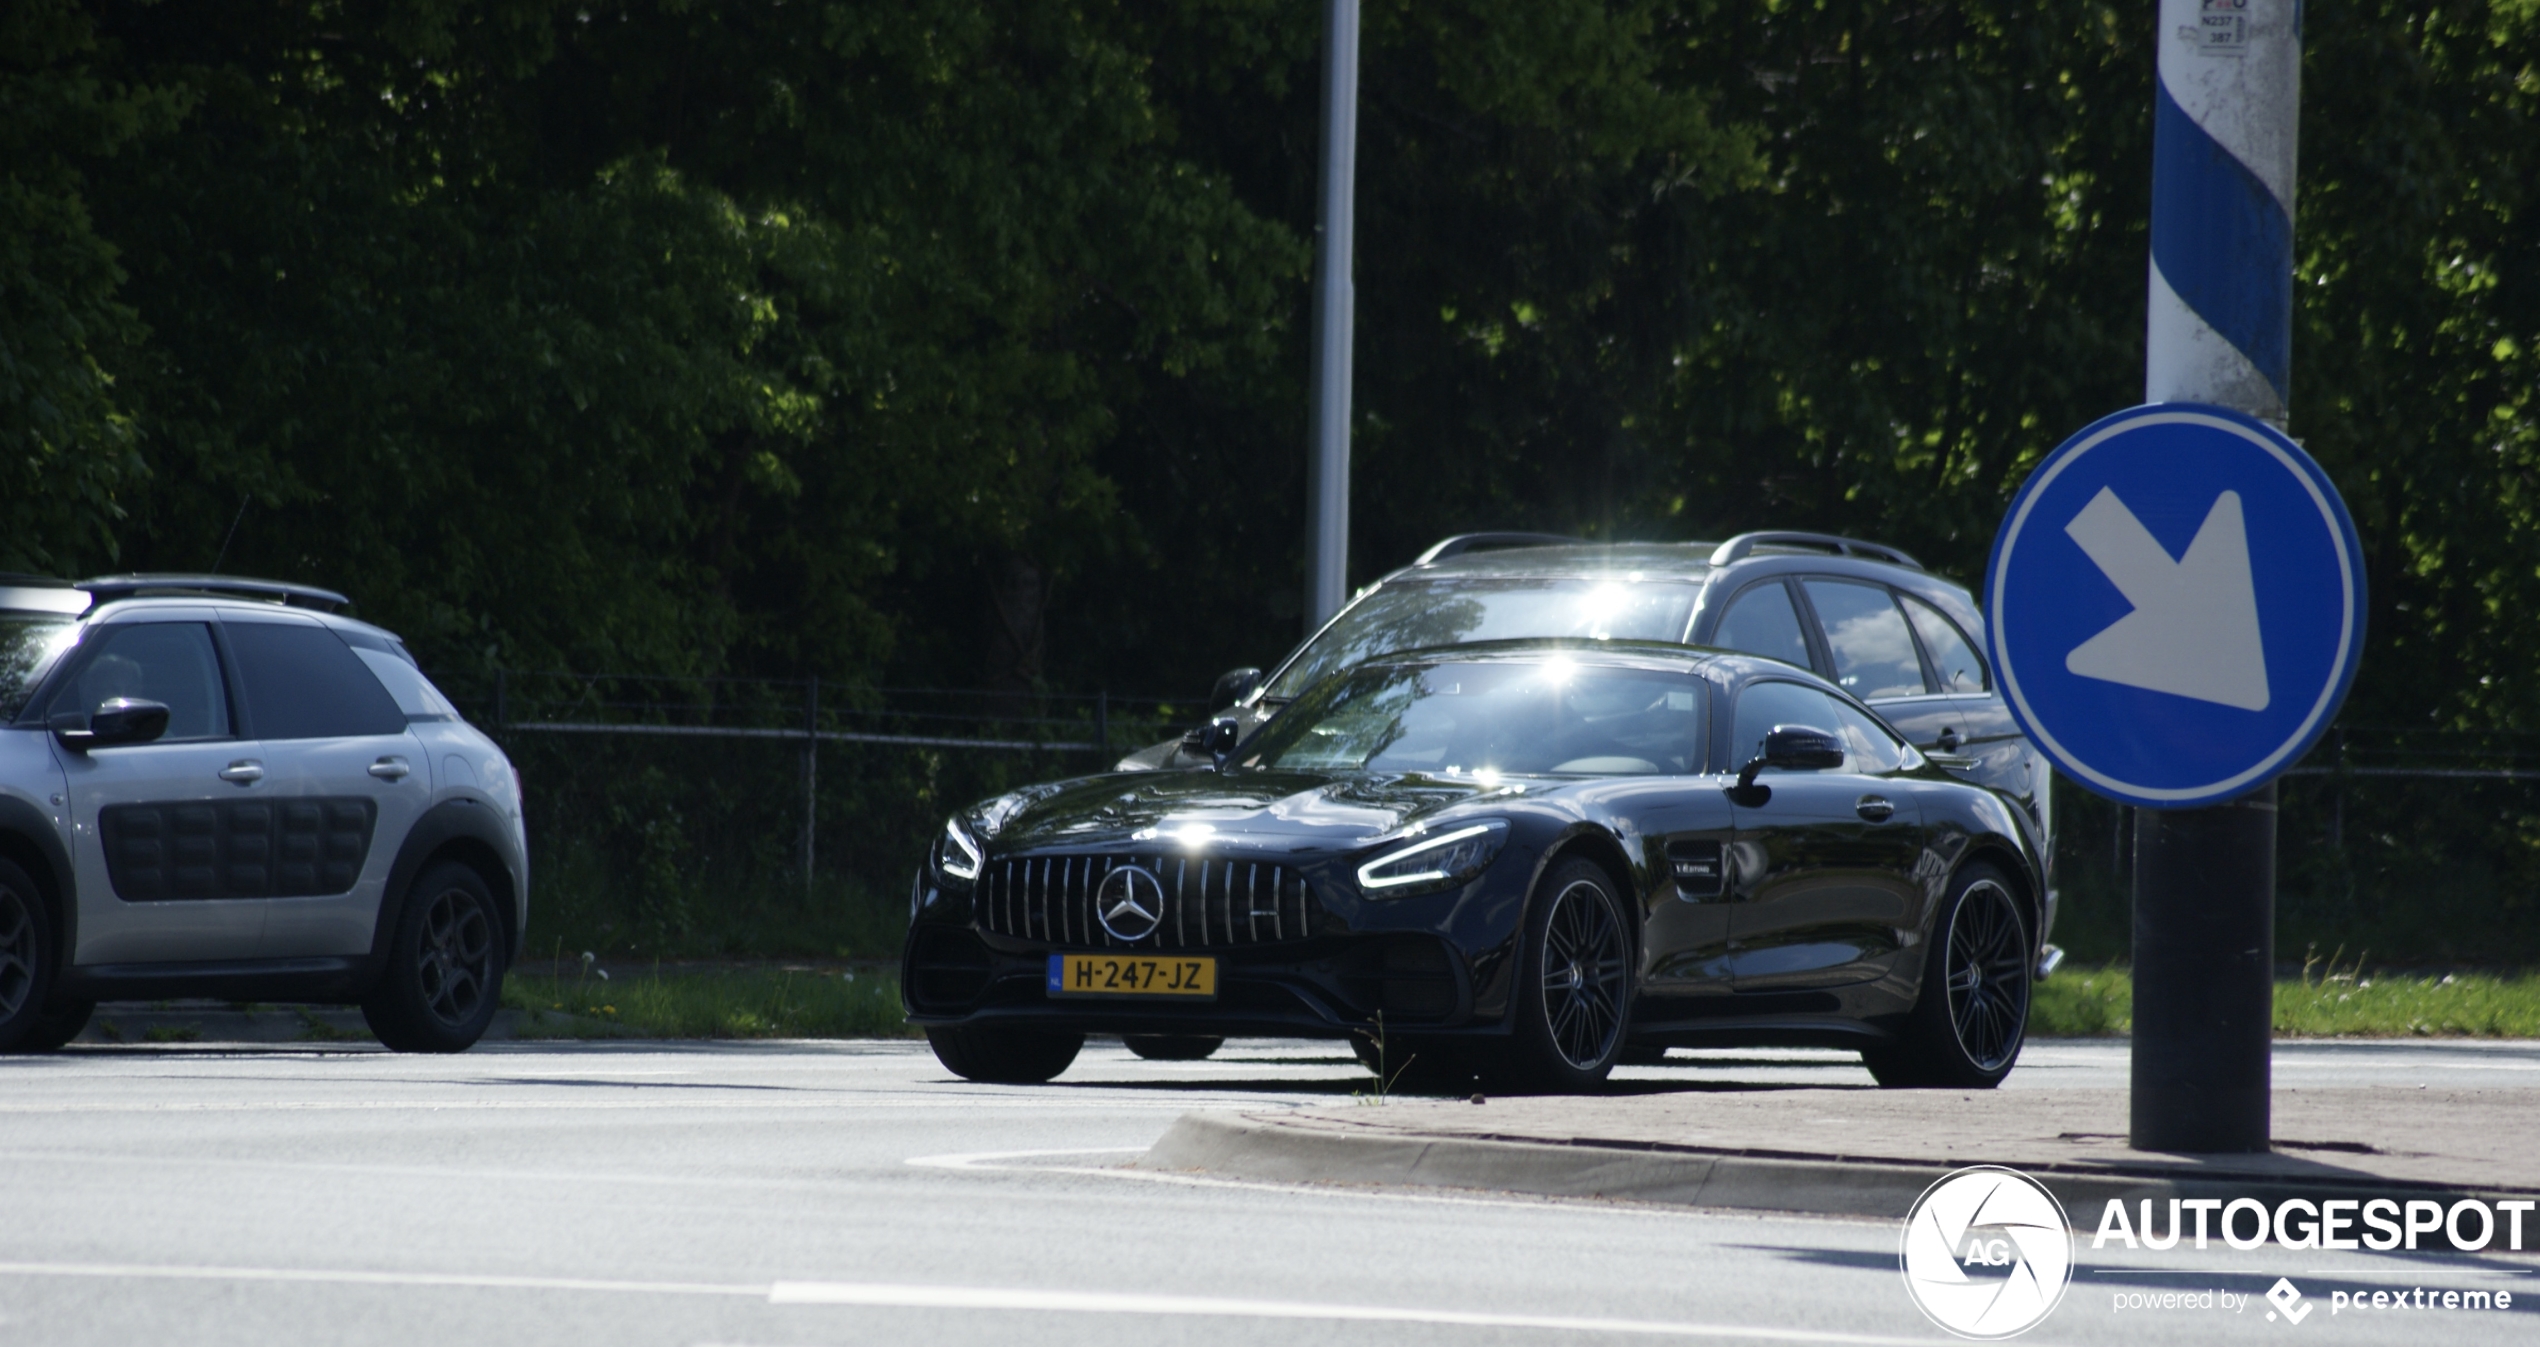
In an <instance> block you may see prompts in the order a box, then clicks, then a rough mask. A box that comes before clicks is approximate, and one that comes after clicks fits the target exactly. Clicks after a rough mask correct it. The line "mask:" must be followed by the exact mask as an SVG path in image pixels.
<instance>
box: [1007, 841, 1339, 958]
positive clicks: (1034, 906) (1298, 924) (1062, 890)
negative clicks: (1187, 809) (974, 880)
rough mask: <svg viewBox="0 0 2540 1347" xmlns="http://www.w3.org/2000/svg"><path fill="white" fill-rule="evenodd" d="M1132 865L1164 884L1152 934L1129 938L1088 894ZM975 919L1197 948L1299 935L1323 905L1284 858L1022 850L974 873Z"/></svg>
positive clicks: (1017, 932)
mask: <svg viewBox="0 0 2540 1347" xmlns="http://www.w3.org/2000/svg"><path fill="white" fill-rule="evenodd" d="M1128 865H1135V866H1139V867H1141V868H1143V869H1144V870H1146V872H1147V873H1149V874H1151V875H1154V876H1155V877H1156V880H1157V882H1158V883H1159V884H1160V885H1161V886H1162V888H1163V890H1164V911H1163V913H1162V918H1163V920H1161V921H1160V922H1158V923H1157V925H1156V928H1155V934H1153V935H1151V936H1149V937H1147V938H1146V939H1144V940H1139V941H1135V942H1130V941H1124V940H1121V939H1119V938H1117V937H1115V936H1113V935H1112V934H1111V932H1109V931H1107V930H1104V929H1103V925H1102V923H1101V922H1100V921H1098V920H1096V919H1095V917H1094V895H1095V893H1096V891H1097V890H1099V889H1100V888H1101V887H1102V882H1103V880H1104V879H1105V878H1107V877H1108V876H1109V875H1110V874H1111V872H1112V871H1114V870H1117V869H1119V868H1121V867H1122V866H1128ZM976 901H977V904H978V906H977V911H978V916H979V925H980V927H981V929H983V930H988V931H993V932H995V933H997V934H999V935H1012V936H1021V937H1023V938H1024V939H1026V940H1046V941H1049V942H1050V943H1052V944H1073V945H1110V946H1122V947H1137V948H1151V949H1201V948H1207V947H1211V946H1222V945H1264V944H1270V943H1273V942H1276V941H1283V940H1303V939H1305V938H1307V937H1309V936H1311V935H1313V934H1314V933H1315V928H1316V926H1317V925H1318V924H1319V923H1318V921H1317V918H1319V917H1320V915H1321V912H1320V910H1319V909H1318V908H1317V907H1316V905H1315V902H1314V890H1313V886H1312V885H1309V884H1308V883H1306V881H1305V877H1304V876H1303V875H1301V874H1298V873H1297V872H1296V871H1294V870H1292V869H1289V868H1288V867H1286V866H1284V865H1275V864H1271V863H1268V862H1263V861H1230V860H1222V859H1210V858H1206V857H1200V856H1171V855H1162V856H1139V855H1124V856H1024V857H1017V858H1015V859H1012V860H1006V861H998V862H993V863H991V864H990V865H989V866H988V868H987V869H986V871H985V872H984V873H982V874H981V875H980V876H979V888H978V896H977V900H976Z"/></svg>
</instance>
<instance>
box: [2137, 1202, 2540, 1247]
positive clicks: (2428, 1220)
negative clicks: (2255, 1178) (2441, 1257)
mask: <svg viewBox="0 0 2540 1347" xmlns="http://www.w3.org/2000/svg"><path fill="white" fill-rule="evenodd" d="M2535 1206H2540V1202H2535V1201H2533V1200H2531V1199H2519V1200H2507V1201H2498V1202H2493V1203H2490V1202H2483V1201H2480V1200H2479V1199H2477V1198H2463V1199H2461V1200H2460V1201H2457V1202H2454V1203H2451V1204H2450V1205H2449V1206H2446V1205H2445V1204H2443V1203H2441V1202H2434V1201H2426V1200H2422V1199H2411V1200H2407V1201H2401V1200H2398V1199H2395V1198H2386V1197H2376V1198H2348V1197H2332V1198H2325V1199H2323V1200H2321V1201H2318V1202H2313V1201H2310V1200H2308V1199H2306V1198H2299V1197H2290V1198H2286V1199H2285V1200H2283V1201H2281V1202H2278V1203H2276V1204H2275V1207H2274V1208H2273V1209H2272V1210H2270V1209H2269V1208H2268V1207H2267V1204H2266V1203H2264V1202H2261V1201H2259V1200H2258V1199H2256V1198H2254V1197H2243V1198H2238V1199H2236V1200H2233V1201H2229V1202H2226V1201H2224V1200H2223V1199H2221V1198H2218V1197H2191V1198H2177V1197H2173V1198H2171V1199H2169V1211H2168V1213H2167V1219H2166V1220H2165V1221H2164V1220H2156V1217H2157V1216H2159V1215H2160V1213H2159V1212H2158V1211H2157V1210H2156V1209H2155V1208H2154V1206H2153V1203H2152V1199H2150V1198H2145V1199H2143V1201H2142V1204H2141V1208H2140V1215H2139V1216H2137V1215H2136V1214H2133V1213H2129V1212H2128V1211H2127V1210H2126V1204H2125V1203H2124V1202H2122V1201H2120V1200H2118V1199H2115V1198H2111V1199H2109V1201H2108V1205H2107V1207H2106V1208H2105V1209H2104V1210H2102V1211H2101V1212H2100V1214H2099V1232H2098V1234H2096V1235H2094V1236H2093V1237H2092V1238H2091V1241H2090V1247H2091V1248H2093V1249H2104V1248H2106V1247H2108V1245H2109V1244H2111V1243H2118V1244H2122V1245H2123V1246H2124V1247H2126V1248H2129V1249H2134V1248H2145V1249H2171V1248H2176V1247H2178V1243H2179V1240H2180V1239H2181V1238H2182V1237H2185V1238H2188V1239H2190V1240H2192V1241H2193V1247H2195V1248H2199V1249H2203V1248H2207V1247H2210V1241H2212V1240H2213V1239H2216V1238H2219V1239H2221V1240H2222V1242H2224V1243H2225V1244H2228V1245H2230V1246H2231V1247H2232V1248H2235V1249H2255V1248H2259V1247H2261V1246H2264V1245H2267V1244H2274V1245H2276V1246H2278V1247H2280V1248H2285V1249H2372V1250H2376V1251H2384V1250H2390V1249H2399V1248H2405V1249H2409V1250H2414V1249H2416V1248H2417V1247H2418V1241H2419V1239H2421V1238H2425V1237H2427V1236H2436V1237H2439V1238H2432V1239H2426V1243H2427V1244H2428V1245H2429V1246H2431V1247H2434V1248H2448V1249H2453V1250H2457V1251H2460V1252H2464V1253H2474V1252H2476V1251H2478V1250H2481V1249H2484V1248H2486V1247H2487V1246H2489V1245H2490V1244H2494V1243H2497V1242H2498V1236H2499V1235H2500V1234H2501V1235H2502V1236H2503V1247H2504V1248H2506V1249H2508V1250H2511V1251H2513V1252H2517V1253H2518V1252H2521V1250H2522V1248H2523V1220H2522V1218H2523V1214H2524V1213H2525V1212H2528V1211H2530V1210H2532V1209H2533V1207H2535Z"/></svg>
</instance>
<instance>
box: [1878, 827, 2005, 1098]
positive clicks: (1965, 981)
mask: <svg viewBox="0 0 2540 1347" xmlns="http://www.w3.org/2000/svg"><path fill="white" fill-rule="evenodd" d="M1924 943H1925V945H1926V946H1928V947H1929V953H1928V954H1926V955H1925V956H1924V963H1923V988H1922V993H1921V994H1920V995H1919V996H1918V997H1916V998H1915V1001H1914V1009H1913V1010H1912V1011H1911V1012H1910V1013H1909V1014H1908V1015H1907V1016H1906V1019H1905V1026H1904V1029H1903V1031H1902V1032H1901V1033H1900V1034H1899V1035H1898V1036H1897V1040H1896V1042H1894V1043H1892V1044H1889V1045H1887V1046H1885V1047H1879V1048H1871V1049H1867V1050H1864V1051H1863V1052H1862V1054H1861V1061H1862V1064H1863V1065H1865V1066H1867V1067H1869V1068H1870V1074H1871V1075H1873V1076H1875V1077H1877V1078H1878V1082H1879V1084H1881V1085H1885V1086H1888V1087H1890V1088H1900V1087H1926V1088H1940V1089H1953V1090H1990V1089H1992V1088H1993V1087H1994V1086H1996V1085H1999V1084H2001V1083H2002V1078H2003V1077H2005V1076H2008V1075H2010V1074H2011V1068H2012V1066H2014V1065H2015V1064H2017V1063H2018V1061H2019V1059H2020V1045H2021V1044H2022V1043H2023V1042H2024V1041H2025V1040H2026V1038H2027V1036H2028V1008H2029V991H2030V973H2031V970H2032V967H2033V964H2034V962H2035V960H2036V957H2037V951H2036V947H2035V945H2034V943H2033V942H2032V941H2031V939H2030V937H2029V928H2028V912H2027V909H2026V907H2025V906H2024V905H2023V904H2022V903H2021V902H2020V900H2019V898H2018V897H2017V896H2016V893H2015V891H2014V890H2013V889H2012V887H2011V881H2010V879H2009V878H2008V877H2007V876H2005V875H2004V874H2003V873H2002V872H2001V871H2000V870H1997V869H1995V868H1994V867H1992V866H1990V865H1984V864H1977V865H1970V866H1968V867H1967V868H1966V869H1965V870H1962V871H1960V872H1959V874H1958V878H1957V881H1956V882H1955V883H1953V884H1951V885H1950V889H1949V899H1948V901H1947V902H1945V903H1943V904H1942V905H1941V912H1940V919H1939V920H1937V921H1935V922H1933V923H1932V931H1931V938H1930V939H1929V940H1927V941H1925V942H1924Z"/></svg>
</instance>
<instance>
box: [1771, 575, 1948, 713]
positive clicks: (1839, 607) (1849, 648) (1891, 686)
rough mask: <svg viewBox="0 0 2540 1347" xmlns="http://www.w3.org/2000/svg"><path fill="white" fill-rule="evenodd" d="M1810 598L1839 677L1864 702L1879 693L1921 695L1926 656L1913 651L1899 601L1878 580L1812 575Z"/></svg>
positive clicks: (1882, 694) (1910, 634) (1887, 695)
mask: <svg viewBox="0 0 2540 1347" xmlns="http://www.w3.org/2000/svg"><path fill="white" fill-rule="evenodd" d="M1801 583H1803V584H1805V585H1806V586H1807V587H1808V602H1809V603H1810V604H1812V605H1814V606H1815V608H1816V610H1817V620H1818V621H1820V622H1823V623H1824V624H1825V627H1826V646H1827V648H1828V649H1830V650H1832V651H1833V652H1834V681H1835V682H1837V683H1839V684H1841V685H1842V687H1843V690H1844V691H1846V692H1849V693H1851V694H1852V695H1853V696H1855V697H1859V698H1861V699H1862V700H1864V701H1868V700H1871V699H1873V698H1878V697H1917V696H1920V695H1922V694H1923V692H1925V691H1926V689H1925V688H1924V686H1923V661H1922V657H1921V656H1920V655H1917V654H1916V653H1915V652H1914V636H1913V633H1911V632H1909V631H1907V630H1906V629H1905V616H1904V614H1902V613H1899V612H1897V611H1896V600H1895V599H1893V598H1891V597H1889V595H1888V592H1887V590H1886V589H1885V588H1883V587H1881V586H1878V585H1862V584H1854V583H1852V582H1850V581H1845V580H1807V581H1802V582H1801Z"/></svg>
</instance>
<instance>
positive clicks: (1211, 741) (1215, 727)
mask: <svg viewBox="0 0 2540 1347" xmlns="http://www.w3.org/2000/svg"><path fill="white" fill-rule="evenodd" d="M1242 739H1243V727H1242V726H1240V725H1237V724H1236V723H1235V722H1233V721H1231V720H1212V721H1210V722H1208V723H1207V724H1205V725H1202V726H1200V727H1199V728H1198V729H1195V730H1193V731H1191V732H1190V733H1188V734H1186V735H1183V736H1182V751H1183V752H1185V753H1205V754H1207V755H1208V756H1209V757H1211V758H1214V759H1216V761H1217V765H1218V766H1220V767H1223V766H1225V765H1226V755H1227V754H1229V753H1232V752H1234V751H1235V745H1236V744H1237V743H1238V742H1240V741H1241V740H1242Z"/></svg>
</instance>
